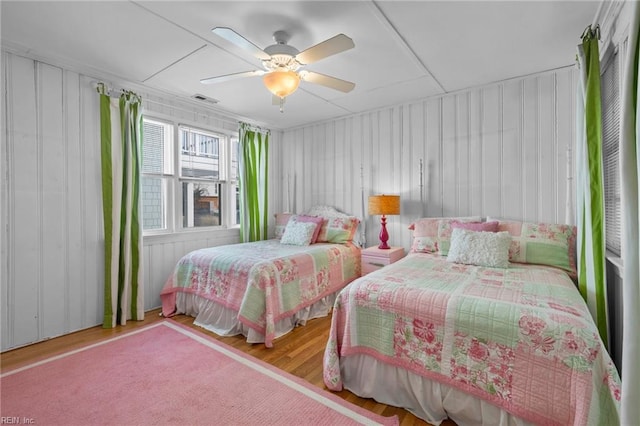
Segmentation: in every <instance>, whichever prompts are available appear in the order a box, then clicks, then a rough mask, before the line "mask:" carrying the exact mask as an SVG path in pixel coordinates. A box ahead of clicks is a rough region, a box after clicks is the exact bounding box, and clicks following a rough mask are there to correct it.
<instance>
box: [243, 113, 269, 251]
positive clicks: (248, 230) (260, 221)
mask: <svg viewBox="0 0 640 426" xmlns="http://www.w3.org/2000/svg"><path fill="white" fill-rule="evenodd" d="M239 154H240V155H239V156H240V158H239V167H240V234H241V237H242V241H243V242H249V241H260V240H266V239H267V222H268V216H267V210H268V203H267V195H268V194H267V176H268V172H269V170H268V155H269V131H264V132H263V131H260V130H259V129H255V128H253V127H251V126H250V125H249V124H247V123H240V153H239Z"/></svg>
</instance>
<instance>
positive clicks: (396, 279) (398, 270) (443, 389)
mask: <svg viewBox="0 0 640 426" xmlns="http://www.w3.org/2000/svg"><path fill="white" fill-rule="evenodd" d="M474 219H475V218H465V219H463V220H453V219H448V218H441V219H423V220H421V221H419V222H417V223H416V224H415V225H414V241H413V246H412V249H411V253H409V254H408V255H407V256H406V257H405V258H403V259H401V260H400V261H398V262H396V263H394V264H392V265H389V266H386V267H384V268H382V269H380V270H378V271H376V272H373V273H371V274H368V275H366V276H364V277H362V278H360V279H358V280H356V281H354V282H353V283H351V284H350V285H349V286H347V287H346V288H345V289H344V290H343V291H342V292H340V294H339V295H338V298H337V299H336V302H335V306H334V310H333V314H332V326H331V331H330V336H329V341H328V343H327V347H326V350H325V356H324V381H325V384H326V386H327V388H329V389H331V390H336V391H337V390H341V389H343V388H346V389H348V390H350V391H351V392H353V393H355V394H356V395H358V396H361V397H365V398H374V399H375V400H377V401H378V402H382V403H385V404H389V405H393V406H399V407H404V408H406V409H407V410H409V411H410V412H412V413H414V414H415V415H416V416H418V417H420V418H422V419H424V420H426V421H428V422H430V423H432V424H434V425H438V424H440V423H441V422H442V421H443V420H444V419H446V418H450V419H452V420H454V421H455V422H456V423H457V424H459V425H467V424H474V425H526V424H557V425H588V424H593V425H607V424H611V425H617V424H619V417H618V410H619V398H620V380H619V377H618V373H617V370H616V368H615V366H614V365H613V363H612V361H611V359H610V358H609V355H608V353H607V351H606V348H605V347H604V345H603V344H602V341H601V339H600V337H599V334H598V331H597V329H596V326H595V325H594V322H593V320H592V319H591V318H592V317H591V315H590V313H589V311H588V308H587V306H586V304H585V303H584V301H583V299H582V297H581V296H580V294H579V292H578V290H577V289H576V286H575V284H574V281H573V280H572V277H575V258H574V256H573V253H575V229H574V228H572V227H569V226H566V225H547V224H527V223H520V222H503V221H491V226H489V227H493V228H494V229H493V230H492V231H493V232H487V231H485V232H478V231H480V229H477V228H478V227H479V226H485V225H479V224H478V223H466V224H464V223H462V222H464V221H467V222H468V221H470V220H471V221H473V220H474ZM487 223H489V222H487ZM456 229H457V230H456ZM485 237H488V238H485ZM505 260H506V264H505V263H504V262H505ZM487 265H491V266H487ZM497 265H500V266H499V267H498V266H497Z"/></svg>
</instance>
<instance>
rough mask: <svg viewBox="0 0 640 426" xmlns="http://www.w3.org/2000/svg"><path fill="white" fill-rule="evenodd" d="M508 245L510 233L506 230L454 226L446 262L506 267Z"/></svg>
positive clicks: (507, 264) (507, 262) (507, 263)
mask: <svg viewBox="0 0 640 426" xmlns="http://www.w3.org/2000/svg"><path fill="white" fill-rule="evenodd" d="M510 245H511V235H510V234H509V233H508V232H506V231H505V232H485V231H470V230H467V229H463V228H454V229H453V231H452V232H451V247H450V249H449V254H448V255H447V262H454V263H464V264H466V265H477V266H487V267H490V268H508V267H509V246H510Z"/></svg>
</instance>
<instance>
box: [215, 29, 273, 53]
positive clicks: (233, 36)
mask: <svg viewBox="0 0 640 426" xmlns="http://www.w3.org/2000/svg"><path fill="white" fill-rule="evenodd" d="M211 32H212V33H214V34H216V35H218V36H220V37H222V38H223V39H225V40H227V41H230V42H231V43H233V44H235V45H236V46H238V47H240V48H242V49H244V50H246V51H247V52H249V53H251V54H252V55H253V56H255V57H256V58H258V59H262V60H265V61H268V60H269V59H271V56H270V55H268V54H267V53H266V52H265V51H264V50H262V49H260V48H259V47H258V46H256V45H255V44H253V43H251V42H250V41H249V40H247V39H246V38H244V37H242V36H241V35H240V34H238V33H237V32H235V31H233V30H232V29H231V28H227V27H215V28H214V29H212V30H211Z"/></svg>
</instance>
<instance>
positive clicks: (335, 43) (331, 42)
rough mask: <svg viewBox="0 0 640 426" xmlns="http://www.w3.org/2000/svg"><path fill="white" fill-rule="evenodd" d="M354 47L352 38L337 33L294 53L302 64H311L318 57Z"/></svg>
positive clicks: (317, 59) (321, 57) (322, 57)
mask: <svg viewBox="0 0 640 426" xmlns="http://www.w3.org/2000/svg"><path fill="white" fill-rule="evenodd" d="M353 47H355V44H354V43H353V40H351V39H350V38H349V37H347V36H346V35H344V34H338V35H337V36H335V37H332V38H330V39H328V40H325V41H323V42H322V43H318V44H316V45H315V46H311V47H310V48H308V49H306V50H303V51H302V52H300V53H298V54H297V55H296V59H297V60H298V62H300V63H301V64H304V65H308V64H312V63H314V62H316V61H319V60H320V59H324V58H326V57H327V56H331V55H335V54H336V53H340V52H344V51H345V50H349V49H352V48H353Z"/></svg>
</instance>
